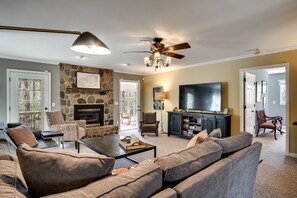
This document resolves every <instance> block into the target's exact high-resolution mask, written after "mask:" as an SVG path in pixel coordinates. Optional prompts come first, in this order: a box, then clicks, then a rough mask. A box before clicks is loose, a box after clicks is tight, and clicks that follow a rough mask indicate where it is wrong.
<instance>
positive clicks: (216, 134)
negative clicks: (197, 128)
mask: <svg viewBox="0 0 297 198" xmlns="http://www.w3.org/2000/svg"><path fill="white" fill-rule="evenodd" d="M208 136H209V137H215V138H222V131H221V129H220V128H217V129H214V130H213V131H212V132H211V133H210V134H209V135H208Z"/></svg>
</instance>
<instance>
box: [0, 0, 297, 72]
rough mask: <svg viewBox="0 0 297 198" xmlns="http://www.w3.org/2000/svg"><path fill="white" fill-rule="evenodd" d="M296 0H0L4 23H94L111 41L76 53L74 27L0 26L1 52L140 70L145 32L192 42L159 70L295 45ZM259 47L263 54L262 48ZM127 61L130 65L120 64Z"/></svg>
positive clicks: (81, 27)
mask: <svg viewBox="0 0 297 198" xmlns="http://www.w3.org/2000/svg"><path fill="white" fill-rule="evenodd" d="M296 10H297V1H296V0H261V1H259V0H248V1H247V0H224V1H219V0H187V1H181V0H121V1H120V0H108V1H107V0H105V1H103V0H101V1H99V0H84V1H81V0H47V1H46V0H35V1H34V0H26V1H24V0H0V25H6V26H23V27H34V28H50V29H62V30H75V31H82V32H83V31H90V32H92V33H93V34H95V35H96V36H97V37H98V38H100V39H101V40H102V41H103V42H104V43H105V44H106V45H107V46H108V47H109V48H110V49H111V54H110V55H105V56H98V55H84V56H86V57H87V58H86V59H79V58H77V57H79V56H81V55H82V54H79V53H77V52H74V51H71V50H70V46H71V45H72V43H73V42H74V40H75V39H76V37H77V36H76V35H63V34H49V33H33V32H20V31H7V30H0V57H2V58H11V59H17V60H28V61H34V62H44V63H54V64H57V63H59V62H63V63H71V64H78V65H87V66H95V67H101V68H109V69H114V70H116V71H121V72H126V73H138V74H152V73H155V71H154V68H147V67H146V66H145V65H144V63H143V58H144V57H145V56H146V55H147V54H124V53H123V52H124V51H135V50H148V47H147V45H146V43H145V42H140V40H141V39H145V38H147V37H149V38H153V37H156V36H159V37H163V38H165V41H164V43H165V44H166V45H172V44H178V43H181V42H188V43H189V44H190V45H191V46H192V48H191V49H186V50H180V51H177V53H180V54H184V55H186V57H185V58H184V59H181V60H178V59H172V65H171V66H170V67H168V68H162V69H160V70H158V71H157V72H164V71H165V72H166V71H171V70H176V69H182V68H186V67H193V66H197V65H201V64H205V63H209V62H214V61H220V60H229V59H238V58H243V57H249V56H254V54H253V53H254V50H253V49H256V48H259V49H260V51H261V54H269V53H273V52H279V51H286V50H289V49H296V48H297V11H296ZM261 54H260V55H261ZM124 63H129V64H130V65H129V66H122V65H121V64H124Z"/></svg>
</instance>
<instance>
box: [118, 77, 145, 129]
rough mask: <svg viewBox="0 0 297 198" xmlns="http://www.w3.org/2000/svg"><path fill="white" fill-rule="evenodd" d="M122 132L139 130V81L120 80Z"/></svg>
mask: <svg viewBox="0 0 297 198" xmlns="http://www.w3.org/2000/svg"><path fill="white" fill-rule="evenodd" d="M119 83H120V93H119V96H120V97H119V100H120V119H119V120H120V124H119V126H120V130H121V131H122V130H129V129H137V128H138V120H139V119H138V116H139V115H138V113H139V112H138V109H139V93H140V87H139V81H132V80H124V79H120V81H119Z"/></svg>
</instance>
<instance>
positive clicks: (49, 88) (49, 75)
mask: <svg viewBox="0 0 297 198" xmlns="http://www.w3.org/2000/svg"><path fill="white" fill-rule="evenodd" d="M12 72H19V73H25V74H42V75H47V76H48V90H49V93H48V97H49V98H48V104H49V105H48V107H47V108H48V111H51V106H52V105H51V104H52V102H51V98H52V96H51V73H50V72H41V71H30V70H20V69H7V70H6V112H7V113H6V116H7V118H6V119H7V123H8V122H10V109H9V108H10V95H11V93H10V74H11V73H12Z"/></svg>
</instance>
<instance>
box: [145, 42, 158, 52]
mask: <svg viewBox="0 0 297 198" xmlns="http://www.w3.org/2000/svg"><path fill="white" fill-rule="evenodd" d="M147 45H148V46H149V47H150V48H152V51H157V50H158V48H157V47H156V46H155V45H154V44H153V43H151V42H150V41H148V42H147Z"/></svg>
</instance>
